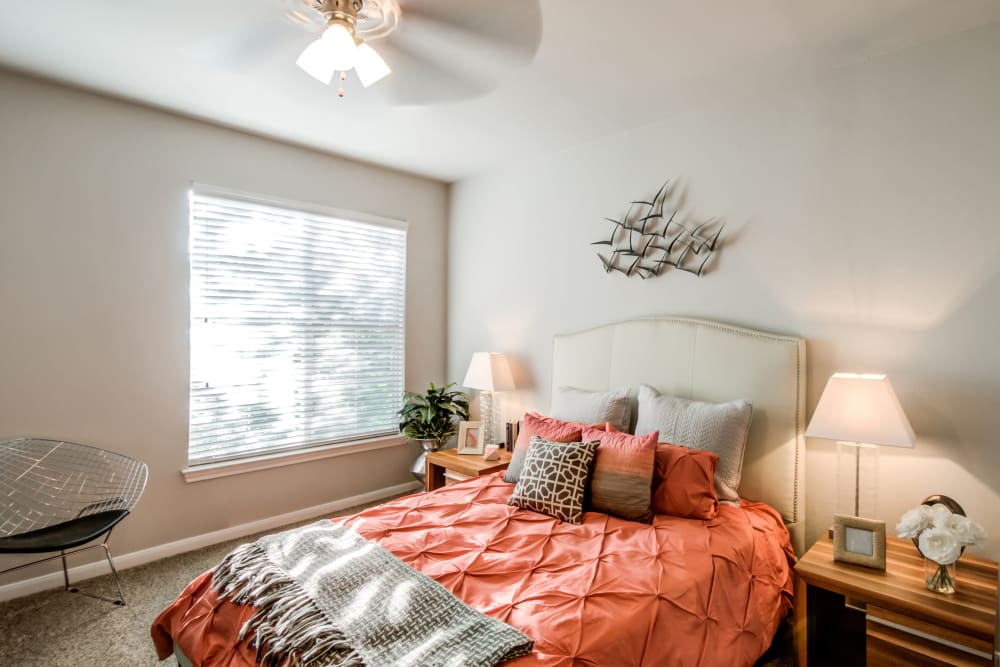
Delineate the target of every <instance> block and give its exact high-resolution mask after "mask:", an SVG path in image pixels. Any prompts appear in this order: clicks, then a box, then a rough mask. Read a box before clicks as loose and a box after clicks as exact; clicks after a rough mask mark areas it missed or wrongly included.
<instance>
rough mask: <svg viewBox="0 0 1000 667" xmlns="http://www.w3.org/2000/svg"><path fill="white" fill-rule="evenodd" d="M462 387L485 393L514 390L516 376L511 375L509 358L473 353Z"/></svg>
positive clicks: (486, 353) (491, 353)
mask: <svg viewBox="0 0 1000 667" xmlns="http://www.w3.org/2000/svg"><path fill="white" fill-rule="evenodd" d="M462 386H463V387H468V388H469V389H483V390H485V391H510V390H511V389H514V376H513V375H511V372H510V364H508V363H507V357H505V356H504V355H502V354H498V353H497V352H475V353H473V355H472V361H471V362H469V370H468V371H466V373H465V379H464V380H463V381H462Z"/></svg>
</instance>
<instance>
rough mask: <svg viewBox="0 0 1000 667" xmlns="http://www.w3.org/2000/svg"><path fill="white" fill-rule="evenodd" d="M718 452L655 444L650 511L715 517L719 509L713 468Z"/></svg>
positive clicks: (698, 517) (686, 515)
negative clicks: (654, 466)
mask: <svg viewBox="0 0 1000 667" xmlns="http://www.w3.org/2000/svg"><path fill="white" fill-rule="evenodd" d="M718 465H719V455H718V454H716V453H714V452H709V451H705V450H703V449H689V448H687V447H680V446H678V445H670V444H667V443H665V442H661V443H659V444H657V445H656V471H655V472H654V473H653V512H655V513H656V514H671V515H673V516H680V517H687V518H690V519H714V518H715V516H716V515H717V514H718V513H719V499H718V497H717V496H716V495H715V469H716V467H718Z"/></svg>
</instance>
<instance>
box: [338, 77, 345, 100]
mask: <svg viewBox="0 0 1000 667" xmlns="http://www.w3.org/2000/svg"><path fill="white" fill-rule="evenodd" d="M346 80H347V72H341V73H340V90H338V91H337V97H343V96H344V81H346Z"/></svg>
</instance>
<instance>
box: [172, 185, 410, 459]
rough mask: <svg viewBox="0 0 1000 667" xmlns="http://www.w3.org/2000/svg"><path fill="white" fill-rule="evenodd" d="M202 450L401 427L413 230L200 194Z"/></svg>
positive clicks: (196, 226) (196, 368)
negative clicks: (408, 256)
mask: <svg viewBox="0 0 1000 667" xmlns="http://www.w3.org/2000/svg"><path fill="white" fill-rule="evenodd" d="M190 233H191V235H190V252H191V403H190V405H191V411H190V440H189V452H188V456H189V462H190V464H191V465H197V464H200V463H212V462H216V461H221V460H227V459H236V458H241V457H245V456H252V455H259V454H263V453H273V452H276V451H282V450H288V449H295V448H302V447H310V446H314V445H318V444H327V443H335V442H338V441H346V440H354V439H358V438H365V437H373V436H379V435H387V434H396V433H398V427H397V420H396V411H397V410H398V409H399V405H400V400H401V393H402V391H403V350H404V348H403V345H404V313H405V303H404V301H405V270H406V231H405V228H403V226H402V224H400V223H396V224H393V223H385V224H381V223H369V222H361V221H358V220H349V219H345V218H342V217H333V216H330V215H322V214H317V213H313V212H309V211H304V210H295V209H293V208H287V207H284V206H283V205H274V204H272V203H270V202H266V203H265V202H263V201H261V202H255V201H253V200H251V199H249V198H243V197H242V196H239V197H235V196H228V195H226V196H217V195H216V194H215V193H208V192H203V191H199V190H195V191H194V192H192V195H191V230H190Z"/></svg>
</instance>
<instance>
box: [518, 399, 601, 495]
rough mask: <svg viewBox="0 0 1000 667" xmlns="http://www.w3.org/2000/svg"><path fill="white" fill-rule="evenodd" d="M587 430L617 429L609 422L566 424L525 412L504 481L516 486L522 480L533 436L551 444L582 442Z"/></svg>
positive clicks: (553, 418)
mask: <svg viewBox="0 0 1000 667" xmlns="http://www.w3.org/2000/svg"><path fill="white" fill-rule="evenodd" d="M585 428H595V429H599V430H601V431H607V430H614V428H615V427H614V426H612V425H611V424H610V423H608V422H604V423H601V424H589V425H588V424H576V423H574V422H564V421H563V420H561V419H556V418H555V417H545V416H542V415H540V414H538V413H537V412H530V411H529V412H525V413H524V419H523V420H522V421H521V430H519V431H518V432H517V442H515V443H514V453H513V454H512V455H511V457H510V464H509V465H508V466H507V472H506V473H504V476H503V479H504V481H505V482H510V483H511V484H516V483H517V480H519V479H520V478H521V468H522V467H523V466H524V457H525V456H526V455H527V454H528V446H529V445H530V444H531V436H533V435H537V436H538V437H540V438H542V439H544V440H548V441H550V442H580V440H581V439H582V436H583V429H585Z"/></svg>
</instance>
